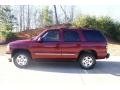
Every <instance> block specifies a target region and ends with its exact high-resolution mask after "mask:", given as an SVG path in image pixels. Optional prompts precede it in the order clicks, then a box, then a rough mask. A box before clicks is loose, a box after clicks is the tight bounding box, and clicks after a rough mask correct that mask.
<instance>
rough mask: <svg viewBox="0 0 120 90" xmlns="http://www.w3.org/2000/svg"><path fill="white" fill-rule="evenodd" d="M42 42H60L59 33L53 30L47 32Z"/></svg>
mask: <svg viewBox="0 0 120 90" xmlns="http://www.w3.org/2000/svg"><path fill="white" fill-rule="evenodd" d="M42 41H47V42H50V41H59V31H56V30H51V31H48V32H46V33H45V34H44V35H43V37H42Z"/></svg>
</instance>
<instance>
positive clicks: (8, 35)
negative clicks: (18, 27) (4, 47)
mask: <svg viewBox="0 0 120 90" xmlns="http://www.w3.org/2000/svg"><path fill="white" fill-rule="evenodd" d="M1 35H2V37H3V38H5V39H6V42H10V41H12V40H15V39H16V35H15V34H14V33H13V32H11V31H1Z"/></svg>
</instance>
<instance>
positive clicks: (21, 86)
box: [0, 55, 120, 90]
mask: <svg viewBox="0 0 120 90" xmlns="http://www.w3.org/2000/svg"><path fill="white" fill-rule="evenodd" d="M119 86H120V56H111V57H110V58H109V59H104V60H98V61H97V64H96V66H95V68H94V69H91V70H83V69H81V68H80V67H79V65H78V64H77V63H75V62H34V63H33V64H32V65H30V66H29V67H28V68H26V69H19V68H17V67H15V66H14V64H13V63H12V62H8V59H7V57H6V56H5V55H3V56H0V90H36V89H37V90H46V89H47V90H65V89H67V90H81V89H82V90H83V89H92V90H93V89H100V88H103V87H107V88H110V89H111V88H113V89H115V88H117V87H118V90H119ZM93 87H94V88H93Z"/></svg>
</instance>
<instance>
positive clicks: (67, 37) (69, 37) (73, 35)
mask: <svg viewBox="0 0 120 90" xmlns="http://www.w3.org/2000/svg"><path fill="white" fill-rule="evenodd" d="M64 41H65V42H78V41H80V37H79V33H78V32H77V31H72V30H68V31H64Z"/></svg>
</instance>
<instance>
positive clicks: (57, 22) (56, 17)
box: [53, 5, 59, 24]
mask: <svg viewBox="0 0 120 90" xmlns="http://www.w3.org/2000/svg"><path fill="white" fill-rule="evenodd" d="M53 6H54V11H55V19H56V24H59V21H58V16H57V9H56V5H53Z"/></svg>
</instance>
